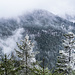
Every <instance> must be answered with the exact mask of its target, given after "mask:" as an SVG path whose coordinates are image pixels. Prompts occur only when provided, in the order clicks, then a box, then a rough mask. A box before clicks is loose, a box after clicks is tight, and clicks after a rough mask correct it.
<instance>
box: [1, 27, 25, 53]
mask: <svg viewBox="0 0 75 75" xmlns="http://www.w3.org/2000/svg"><path fill="white" fill-rule="evenodd" d="M23 32H24V29H23V28H20V29H17V30H15V31H14V32H13V35H12V36H9V37H8V38H7V39H0V47H1V48H2V51H3V53H4V54H9V53H10V52H11V51H14V48H16V47H17V44H16V42H18V41H20V40H21V38H22V36H23V35H22V34H21V33H23Z"/></svg>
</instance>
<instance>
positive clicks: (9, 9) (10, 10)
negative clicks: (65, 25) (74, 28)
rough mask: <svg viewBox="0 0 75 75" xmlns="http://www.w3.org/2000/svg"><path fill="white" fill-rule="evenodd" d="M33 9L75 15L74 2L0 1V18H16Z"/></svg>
mask: <svg viewBox="0 0 75 75" xmlns="http://www.w3.org/2000/svg"><path fill="white" fill-rule="evenodd" d="M34 9H45V10H48V11H50V12H52V13H54V14H58V15H63V14H65V13H68V14H73V15H75V0H0V18H2V17H14V16H18V15H21V14H23V13H24V12H26V11H31V10H34Z"/></svg>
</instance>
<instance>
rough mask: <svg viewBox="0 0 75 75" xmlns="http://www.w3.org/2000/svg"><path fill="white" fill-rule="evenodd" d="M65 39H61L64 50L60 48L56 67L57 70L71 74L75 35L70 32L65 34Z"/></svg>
mask: <svg viewBox="0 0 75 75" xmlns="http://www.w3.org/2000/svg"><path fill="white" fill-rule="evenodd" d="M64 36H65V38H66V39H65V40H63V46H64V50H60V51H59V53H60V56H58V63H57V67H58V69H59V72H65V73H67V75H68V74H71V72H72V70H73V69H74V63H75V60H74V55H75V54H74V49H75V41H74V40H75V39H74V37H75V35H74V34H73V33H72V32H68V34H65V35H64Z"/></svg>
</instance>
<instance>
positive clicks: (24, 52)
mask: <svg viewBox="0 0 75 75" xmlns="http://www.w3.org/2000/svg"><path fill="white" fill-rule="evenodd" d="M17 45H18V48H19V50H16V49H15V50H16V53H17V56H18V57H19V58H20V61H21V65H22V66H23V70H22V75H29V68H33V66H32V64H34V63H36V60H35V55H36V54H37V52H34V51H33V48H34V45H33V43H32V42H31V40H29V36H28V35H26V36H25V39H24V40H22V43H21V44H19V43H17Z"/></svg>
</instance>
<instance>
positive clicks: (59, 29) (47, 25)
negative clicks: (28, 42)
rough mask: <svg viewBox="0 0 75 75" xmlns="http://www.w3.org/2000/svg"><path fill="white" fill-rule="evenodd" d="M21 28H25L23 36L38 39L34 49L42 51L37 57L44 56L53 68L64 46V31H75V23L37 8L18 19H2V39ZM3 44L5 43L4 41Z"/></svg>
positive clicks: (0, 34) (0, 20)
mask: <svg viewBox="0 0 75 75" xmlns="http://www.w3.org/2000/svg"><path fill="white" fill-rule="evenodd" d="M19 28H23V29H24V31H23V32H22V33H20V34H21V35H22V38H24V36H25V35H26V34H29V35H30V39H32V40H33V41H34V40H35V41H36V48H35V49H34V50H38V51H40V54H38V55H37V56H36V59H38V60H42V59H43V57H44V58H45V62H46V64H45V65H47V64H48V65H49V68H52V67H55V64H56V62H57V55H58V51H59V50H60V49H61V48H62V47H61V42H62V41H61V39H62V38H63V33H65V32H67V31H73V30H74V24H73V23H72V22H69V21H67V20H65V19H62V18H60V17H58V16H56V15H54V14H52V13H50V12H48V11H45V10H35V11H33V12H30V13H28V14H25V15H23V16H19V17H18V18H17V19H0V39H1V40H4V39H8V38H9V37H10V38H11V37H12V36H14V34H13V31H14V30H16V29H19ZM15 37H17V36H15ZM13 39H14V38H13ZM18 40H19V39H18ZM18 40H17V41H18ZM2 44H3V45H5V44H4V42H3V43H2ZM6 44H7V43H6ZM6 46H8V45H6ZM3 47H4V46H3ZM9 47H10V46H9ZM1 48H2V47H1ZM11 48H12V47H11ZM2 49H3V48H2Z"/></svg>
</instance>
